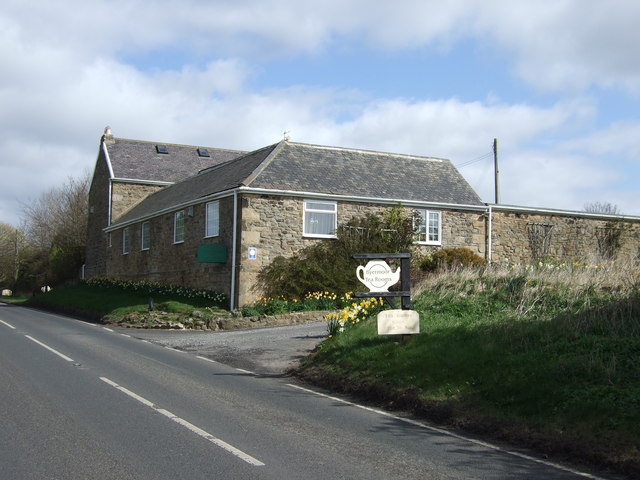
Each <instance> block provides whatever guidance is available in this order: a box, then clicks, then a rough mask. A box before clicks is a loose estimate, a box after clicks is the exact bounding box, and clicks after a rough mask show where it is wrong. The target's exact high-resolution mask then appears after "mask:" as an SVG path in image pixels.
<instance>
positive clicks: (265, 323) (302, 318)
mask: <svg viewBox="0 0 640 480" xmlns="http://www.w3.org/2000/svg"><path fill="white" fill-rule="evenodd" d="M328 313H329V311H313V312H294V313H284V314H282V315H258V316H254V317H241V316H230V317H224V318H216V317H208V316H207V315H206V314H204V313H203V312H200V311H197V310H196V311H193V312H192V313H191V314H190V315H183V316H178V315H176V314H172V313H167V312H149V313H131V314H129V315H125V316H124V317H122V318H121V319H118V320H116V321H114V320H113V319H105V320H104V322H105V323H111V324H116V325H118V326H120V327H125V328H153V329H174V330H241V329H247V328H263V327H278V326H284V325H293V324H296V323H307V322H318V321H321V320H323V319H324V317H325V315H327V314H328Z"/></svg>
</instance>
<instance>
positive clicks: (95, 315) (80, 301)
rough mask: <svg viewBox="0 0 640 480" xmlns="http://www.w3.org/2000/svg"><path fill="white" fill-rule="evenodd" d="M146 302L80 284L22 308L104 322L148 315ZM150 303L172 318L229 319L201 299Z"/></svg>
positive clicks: (159, 298)
mask: <svg viewBox="0 0 640 480" xmlns="http://www.w3.org/2000/svg"><path fill="white" fill-rule="evenodd" d="M149 298H150V297H149V295H148V294H145V293H142V292H136V291H127V290H126V289H121V288H116V287H112V288H104V287H100V286H96V285H88V284H84V283H80V284H77V285H67V286H64V287H60V288H55V289H53V290H51V291H50V292H47V293H43V294H38V295H36V296H34V297H32V298H30V299H28V300H27V301H26V302H25V303H24V305H26V306H32V307H36V308H43V309H46V310H50V311H55V312H58V313H64V314H67V315H73V316H77V317H81V318H83V319H86V320H89V321H93V322H106V321H108V320H109V319H118V318H123V317H125V316H127V315H130V314H145V313H148V312H149ZM153 303H154V307H155V309H156V310H160V311H163V312H166V313H168V314H175V316H176V318H177V317H178V316H181V315H188V314H190V313H192V312H193V311H203V312H204V311H206V312H207V313H208V314H211V313H216V314H219V315H221V316H226V315H229V312H227V311H225V310H222V309H220V308H217V307H211V306H210V305H211V302H209V301H207V300H204V299H194V298H183V297H180V296H178V295H154V296H153Z"/></svg>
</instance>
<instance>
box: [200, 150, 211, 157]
mask: <svg viewBox="0 0 640 480" xmlns="http://www.w3.org/2000/svg"><path fill="white" fill-rule="evenodd" d="M198 156H200V157H210V156H211V154H210V153H209V150H207V149H206V148H199V149H198Z"/></svg>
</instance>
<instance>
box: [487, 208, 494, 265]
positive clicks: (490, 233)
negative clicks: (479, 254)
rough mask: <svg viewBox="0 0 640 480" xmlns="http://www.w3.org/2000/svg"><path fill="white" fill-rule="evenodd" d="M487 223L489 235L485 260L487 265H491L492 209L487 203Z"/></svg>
mask: <svg viewBox="0 0 640 480" xmlns="http://www.w3.org/2000/svg"><path fill="white" fill-rule="evenodd" d="M488 221H489V225H488V230H489V232H488V235H489V241H488V242H487V243H488V245H487V250H488V252H487V261H488V262H489V265H491V263H492V262H493V210H492V205H489V220H488Z"/></svg>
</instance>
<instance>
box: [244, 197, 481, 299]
mask: <svg viewBox="0 0 640 480" xmlns="http://www.w3.org/2000/svg"><path fill="white" fill-rule="evenodd" d="M303 205H304V199H303V198H295V197H284V196H279V197H278V196H269V195H243V196H242V200H241V206H242V219H241V222H240V224H241V245H240V248H239V252H240V255H239V259H238V265H239V275H238V278H239V288H238V295H239V301H238V304H239V305H242V304H244V303H246V302H251V301H253V300H255V299H256V298H259V297H260V296H262V292H260V291H259V290H256V289H255V287H254V285H255V284H256V280H257V276H258V273H259V271H260V270H261V269H262V267H264V266H266V265H268V264H269V263H270V262H271V261H272V260H273V259H274V258H275V257H277V256H284V257H290V256H293V255H295V254H296V253H297V252H298V251H300V250H301V249H303V248H305V247H307V246H310V245H313V244H314V243H316V242H319V241H327V240H319V239H315V238H307V237H304V236H303V233H302V216H303ZM391 208H392V206H391V205H381V204H373V203H349V202H338V223H339V224H340V223H344V222H346V221H348V220H350V219H351V218H352V217H363V216H365V215H366V214H368V213H371V214H375V215H384V214H385V213H386V212H388V211H389V210H390V209H391ZM405 213H406V214H408V215H410V214H411V209H410V208H408V207H405ZM485 237H486V230H485V221H484V212H468V211H454V210H447V211H442V245H441V246H429V245H420V246H418V247H417V248H416V250H417V251H419V252H420V253H421V254H424V255H426V254H428V253H430V252H432V251H435V250H436V249H438V248H452V247H469V248H471V249H472V250H473V251H474V252H476V253H478V254H479V255H484V252H485V244H486V242H485ZM329 241H330V240H329ZM250 247H256V248H257V249H258V255H257V258H256V259H255V260H250V259H248V255H247V252H248V249H249V248H250ZM328 261H330V260H329V259H328Z"/></svg>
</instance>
